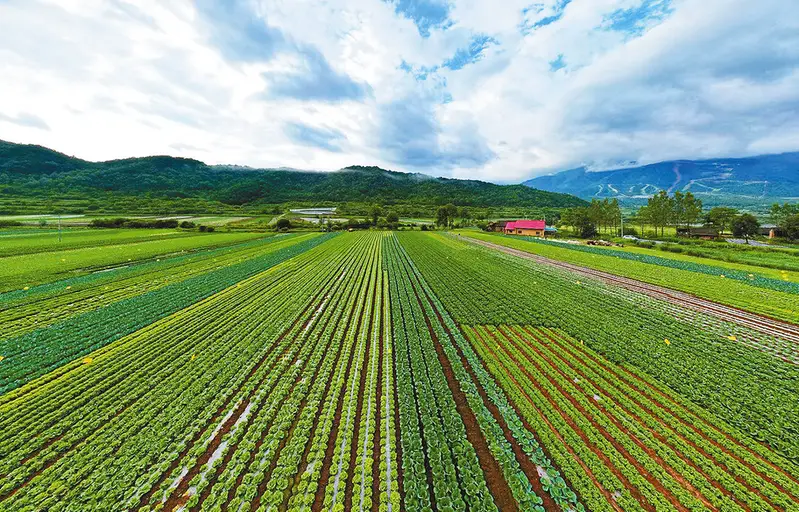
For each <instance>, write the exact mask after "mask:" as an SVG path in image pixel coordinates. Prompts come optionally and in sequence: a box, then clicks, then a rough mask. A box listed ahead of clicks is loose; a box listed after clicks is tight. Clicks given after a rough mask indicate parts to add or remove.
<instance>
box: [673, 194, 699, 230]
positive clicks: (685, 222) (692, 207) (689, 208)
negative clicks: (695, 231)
mask: <svg viewBox="0 0 799 512" xmlns="http://www.w3.org/2000/svg"><path fill="white" fill-rule="evenodd" d="M673 208H674V216H673V219H672V220H673V221H674V224H675V226H676V227H679V226H680V225H682V226H685V227H686V228H688V227H690V226H691V224H693V223H694V222H696V221H697V220H698V219H699V216H700V215H701V214H702V201H701V200H699V199H697V198H696V197H694V195H693V194H692V193H691V192H686V193H685V194H683V193H682V192H680V191H679V190H678V191H677V192H675V193H674V200H673Z"/></svg>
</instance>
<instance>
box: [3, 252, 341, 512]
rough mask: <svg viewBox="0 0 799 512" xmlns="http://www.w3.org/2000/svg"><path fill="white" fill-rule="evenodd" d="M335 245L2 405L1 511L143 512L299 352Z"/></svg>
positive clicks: (8, 398)
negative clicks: (80, 511)
mask: <svg viewBox="0 0 799 512" xmlns="http://www.w3.org/2000/svg"><path fill="white" fill-rule="evenodd" d="M331 242H333V241H331ZM333 245H334V247H327V246H326V245H325V244H323V245H321V246H319V247H318V248H316V249H314V250H312V251H308V252H307V253H305V254H304V255H301V256H299V257H297V258H294V259H292V260H289V261H287V262H286V263H284V264H282V265H279V266H277V267H275V268H274V269H273V270H267V271H266V272H262V273H260V274H258V275H256V276H254V277H253V278H250V279H248V280H246V281H244V282H242V283H240V284H241V286H236V287H232V288H228V289H227V290H225V291H223V292H222V293H220V294H218V295H215V296H214V297H212V298H211V299H209V300H206V301H203V302H201V303H198V304H196V305H195V306H192V307H191V308H188V309H186V310H183V311H181V312H180V313H179V314H177V315H173V316H170V317H168V318H166V319H164V320H161V321H159V322H156V323H155V324H153V325H151V326H149V327H147V328H145V329H143V330H141V331H138V332H136V333H134V334H132V335H130V336H127V337H125V338H123V339H121V340H119V341H118V342H115V343H113V344H111V345H108V346H106V347H105V348H103V349H101V350H100V351H97V352H95V353H93V354H92V355H91V356H90V358H89V359H90V360H88V361H87V360H78V361H75V362H74V363H70V364H69V365H66V366H65V367H62V368H60V369H59V370H57V371H56V372H54V373H55V374H56V375H52V376H51V375H48V378H46V379H40V380H39V381H34V382H32V383H30V384H28V385H27V386H24V387H23V388H20V389H18V390H16V391H13V392H11V393H8V394H7V395H4V396H3V397H1V398H0V404H1V405H0V410H2V414H0V422H2V424H3V426H2V428H0V432H1V433H0V446H1V447H2V452H3V453H4V454H8V456H6V457H4V458H3V465H2V467H0V474H3V475H4V478H3V485H2V487H0V499H1V500H3V501H2V502H0V504H2V505H3V506H6V505H8V504H9V503H13V504H14V506H15V507H16V506H20V507H21V506H24V505H25V504H26V503H30V504H36V505H37V506H43V505H47V504H50V505H52V506H53V507H55V508H53V509H58V505H57V503H70V504H72V506H73V507H74V506H76V505H77V504H80V503H84V504H85V508H94V507H96V509H97V510H103V509H109V510H110V509H118V508H119V506H120V504H124V503H127V505H126V507H125V508H127V507H128V506H130V505H132V504H134V503H137V502H138V500H139V499H140V498H141V496H143V495H144V493H146V492H147V491H148V489H149V487H150V486H152V485H154V484H155V483H156V482H157V481H158V480H159V479H160V478H161V475H162V474H163V472H164V471H166V470H167V468H168V466H169V465H170V464H171V463H172V462H173V461H174V460H175V459H176V458H178V457H179V455H178V452H180V451H181V450H183V448H184V447H187V446H188V445H189V444H191V441H190V440H191V439H194V438H195V436H196V435H197V434H198V433H199V432H202V431H205V433H206V434H204V435H205V437H206V439H207V438H210V436H211V435H210V434H209V433H208V432H209V431H210V432H213V431H214V430H215V429H216V426H217V425H216V424H214V423H212V422H211V421H212V418H213V417H214V416H215V414H216V412H217V411H219V410H226V409H231V408H234V406H235V404H237V403H239V402H241V401H242V400H244V397H246V396H248V395H249V391H248V389H247V388H248V386H251V385H252V387H251V388H250V389H251V390H256V388H257V386H255V385H254V384H255V383H256V382H257V380H256V379H258V378H259V377H262V376H264V375H269V370H270V366H269V363H268V360H269V358H270V357H271V358H272V361H273V362H274V361H280V360H281V359H280V357H279V355H280V352H279V349H278V348H277V347H281V348H287V347H292V346H293V345H294V344H293V343H292V341H293V340H291V339H290V338H285V337H281V336H280V334H281V333H283V332H285V331H287V330H288V329H289V326H290V325H291V324H292V323H293V322H294V320H295V319H296V318H297V316H298V312H303V311H305V312H306V314H307V315H312V314H313V310H312V309H311V307H310V306H311V305H312V304H313V297H315V296H317V294H318V290H319V288H320V286H322V284H323V283H324V282H325V281H331V280H332V279H333V277H332V273H333V272H335V269H332V268H331V269H330V270H329V271H328V272H319V270H320V269H323V268H327V265H328V264H334V265H335V264H336V259H337V258H336V255H335V251H336V250H339V249H340V247H339V246H338V244H333ZM331 249H332V252H331ZM300 316H302V315H300ZM258 361H263V364H261V365H257V364H256V362H258ZM248 368H253V370H252V372H253V373H252V375H251V378H249V379H247V378H246V377H247V376H248V375H249V372H250V370H248ZM276 375H280V374H276ZM156 383H157V385H155V384H156ZM201 439H202V438H201ZM111 454H115V456H113V457H110V455H111ZM112 475H114V476H113V477H112ZM55 483H57V484H58V486H57V487H55V486H54V484H55ZM115 483H116V485H115ZM89 490H91V492H89ZM12 492H13V493H14V494H13V496H12V495H11V493H12ZM9 498H10V499H9ZM0 508H3V507H1V506H0Z"/></svg>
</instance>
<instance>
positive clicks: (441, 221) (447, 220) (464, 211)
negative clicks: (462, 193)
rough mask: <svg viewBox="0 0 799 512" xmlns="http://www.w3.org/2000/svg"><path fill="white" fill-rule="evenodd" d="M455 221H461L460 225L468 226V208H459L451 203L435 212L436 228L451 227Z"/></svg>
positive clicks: (469, 217) (469, 215)
mask: <svg viewBox="0 0 799 512" xmlns="http://www.w3.org/2000/svg"><path fill="white" fill-rule="evenodd" d="M457 219H461V221H462V223H466V224H468V223H469V221H471V220H472V214H471V212H470V211H469V209H468V208H466V207H462V208H459V207H457V206H455V205H454V204H452V203H450V204H448V205H445V206H441V207H439V208H438V210H437V211H436V225H438V226H442V227H445V228H448V227H452V226H454V225H455V221H456V220H457Z"/></svg>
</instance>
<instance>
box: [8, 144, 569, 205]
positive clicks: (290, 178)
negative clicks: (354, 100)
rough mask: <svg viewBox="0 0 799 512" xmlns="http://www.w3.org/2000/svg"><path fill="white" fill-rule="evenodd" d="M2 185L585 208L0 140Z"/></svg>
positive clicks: (496, 191)
mask: <svg viewBox="0 0 799 512" xmlns="http://www.w3.org/2000/svg"><path fill="white" fill-rule="evenodd" d="M0 187H2V190H3V192H4V194H6V195H7V196H21V197H43V196H47V195H54V194H59V195H60V196H64V195H71V196H80V197H86V196H87V195H91V194H93V193H95V194H96V192H97V191H103V192H105V193H110V194H114V195H121V196H128V197H131V196H133V197H135V196H146V197H165V198H184V199H186V198H198V199H202V200H206V201H216V202H220V203H225V204H229V205H247V204H277V203H287V202H335V203H341V202H355V203H379V204H394V203H406V204H410V203H412V204H420V205H430V206H433V205H441V204H447V203H454V204H456V205H459V206H476V207H525V208H561V207H570V206H577V205H581V204H584V201H583V200H581V199H579V198H577V197H574V196H571V195H567V194H561V193H553V192H545V191H541V190H536V189H533V188H529V187H526V186H523V185H496V184H493V183H486V182H482V181H473V180H457V179H448V178H434V177H431V176H427V175H423V174H410V173H403V172H396V171H389V170H385V169H381V168H379V167H365V166H351V167H347V168H345V169H341V170H339V171H334V172H319V171H297V170H287V169H251V168H248V167H244V166H233V165H214V166H209V165H206V164H205V163H203V162H201V161H199V160H194V159H190V158H177V157H172V156H149V157H142V158H125V159H120V160H111V161H107V162H88V161H86V160H81V159H79V158H74V157H70V156H67V155H64V154H62V153H58V152H56V151H53V150H51V149H48V148H44V147H41V146H34V145H24V144H14V143H11V142H4V141H0Z"/></svg>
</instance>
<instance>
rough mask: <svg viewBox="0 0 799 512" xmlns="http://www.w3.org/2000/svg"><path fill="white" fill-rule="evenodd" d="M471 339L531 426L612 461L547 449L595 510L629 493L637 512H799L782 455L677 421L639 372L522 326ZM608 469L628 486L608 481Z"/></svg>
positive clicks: (685, 415)
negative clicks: (683, 510) (677, 509)
mask: <svg viewBox="0 0 799 512" xmlns="http://www.w3.org/2000/svg"><path fill="white" fill-rule="evenodd" d="M467 332H468V334H469V337H470V340H471V341H472V342H473V343H474V344H475V346H477V347H478V349H479V351H480V352H481V353H482V355H483V357H484V358H486V359H487V360H489V361H490V364H491V365H492V366H493V370H492V371H493V373H494V374H495V375H497V376H498V378H501V379H503V381H504V383H505V384H504V386H506V387H507V388H508V389H509V390H510V392H511V393H512V394H514V395H515V396H516V399H517V401H518V403H520V404H522V407H521V410H523V411H525V416H526V418H527V419H528V421H531V422H536V423H538V424H541V423H542V422H541V418H542V417H545V418H549V419H550V421H551V423H552V424H554V423H556V422H557V421H558V420H560V421H561V422H563V424H562V425H561V426H558V427H557V435H558V436H560V437H561V438H565V437H579V438H582V439H585V438H589V439H590V440H591V443H590V444H591V445H594V446H597V447H599V448H601V451H597V452H596V453H595V455H596V454H601V457H602V458H598V457H596V456H592V454H591V453H590V451H589V450H586V449H585V448H583V447H577V448H575V449H574V450H573V451H575V450H576V451H577V452H582V454H583V455H584V456H585V457H586V458H585V459H579V458H578V460H577V461H576V463H575V462H573V461H571V460H569V459H573V458H575V456H574V454H572V453H567V451H566V450H564V447H563V446H562V444H563V443H562V440H561V439H555V438H554V437H555V436H554V435H553V432H550V433H549V435H548V436H547V437H548V438H549V439H550V441H549V442H550V443H551V444H549V445H548V446H546V448H547V449H548V450H550V452H551V453H554V454H555V456H556V458H559V459H565V460H564V461H565V462H566V463H567V465H565V468H567V469H566V471H567V476H568V477H569V478H570V480H571V481H573V482H575V483H576V485H578V490H579V491H580V493H581V495H585V496H593V497H594V499H595V500H596V501H595V502H592V503H591V504H590V505H589V506H590V508H591V509H592V510H606V509H609V503H607V501H608V498H607V497H608V496H613V494H614V493H620V492H628V491H632V492H631V493H630V494H631V495H633V496H635V497H636V499H635V500H626V501H625V502H624V508H625V509H630V510H638V509H639V508H640V507H642V506H655V508H669V507H670V506H672V505H673V504H674V503H675V501H679V502H681V503H682V504H683V506H685V507H687V508H689V509H692V510H693V509H704V508H712V509H720V510H791V509H792V507H796V506H797V505H799V473H797V472H796V466H794V465H793V464H791V463H790V462H788V461H786V460H784V459H782V458H781V457H779V456H778V455H776V454H775V453H773V452H770V451H769V452H766V455H765V456H764V455H762V454H761V453H762V450H752V449H749V448H747V447H746V445H744V444H742V443H741V442H739V441H738V440H737V439H736V437H735V436H736V434H735V433H734V430H731V429H729V428H728V427H726V426H724V423H723V422H721V421H719V420H718V419H714V418H712V417H705V418H699V417H696V416H693V415H692V414H691V413H690V412H687V411H681V412H682V414H676V413H674V412H673V410H672V409H671V408H670V407H667V406H663V405H662V402H665V403H670V404H673V403H674V401H673V400H672V399H671V393H667V392H666V393H661V394H659V396H657V398H654V397H653V396H652V394H653V393H652V392H651V391H650V392H649V393H647V392H645V391H644V390H642V388H644V389H646V387H645V386H641V382H640V381H638V380H637V379H636V378H635V377H631V376H630V375H631V374H630V373H629V371H627V370H622V369H621V368H619V367H617V366H615V365H613V364H612V363H610V362H608V361H604V360H603V359H602V358H601V357H600V356H598V355H596V354H592V353H591V351H590V349H587V348H585V347H584V346H582V345H580V344H579V343H578V342H577V341H576V340H574V339H571V338H569V337H568V336H565V335H562V334H559V333H557V332H554V331H549V330H536V329H534V328H526V327H519V326H500V327H499V328H495V327H490V326H489V327H478V328H473V329H467ZM620 374H627V376H628V380H632V381H633V382H635V384H631V383H630V382H629V381H625V380H623V379H622V378H621V377H620ZM672 407H674V406H672ZM674 408H675V409H676V407H674ZM698 425H699V426H703V427H705V429H704V430H703V429H702V428H699V427H697V426H698ZM542 427H543V425H542ZM543 428H546V427H543ZM549 428H550V430H551V428H552V425H550V427H549ZM596 433H601V435H599V436H597V434H596ZM714 434H715V435H714ZM603 438H604V439H603ZM714 438H721V439H724V442H723V443H720V442H717V441H716V440H715V439H714ZM583 444H585V443H583ZM572 447H574V445H572ZM609 463H610V465H609ZM607 469H609V470H610V471H611V473H612V474H615V475H618V476H619V480H613V479H600V478H599V477H598V475H601V474H602V473H603V472H604V471H605V470H607ZM792 473H793V474H792ZM617 485H622V487H623V488H620V487H616V486H617ZM584 486H587V488H586V487H584ZM611 499H612V498H611ZM664 500H665V501H664ZM620 503H621V502H620Z"/></svg>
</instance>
